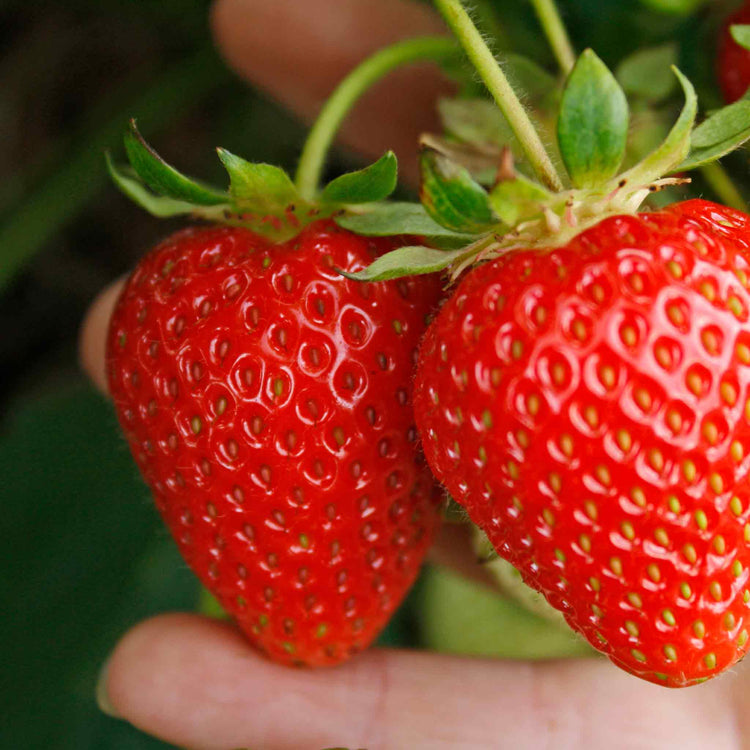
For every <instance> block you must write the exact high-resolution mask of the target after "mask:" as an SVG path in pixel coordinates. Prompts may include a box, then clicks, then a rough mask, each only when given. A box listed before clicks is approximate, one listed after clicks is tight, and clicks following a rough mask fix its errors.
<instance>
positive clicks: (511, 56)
mask: <svg viewBox="0 0 750 750" xmlns="http://www.w3.org/2000/svg"><path fill="white" fill-rule="evenodd" d="M502 63H503V71H504V72H505V75H506V76H507V77H508V80H509V81H510V83H511V84H512V85H513V88H514V89H515V90H516V91H520V92H522V93H523V95H524V96H527V97H531V98H532V99H544V98H546V97H548V96H549V95H550V92H553V91H554V90H555V89H556V88H557V78H555V76H553V75H552V74H550V73H548V72H547V71H546V70H545V69H544V68H542V67H540V66H539V65H537V64H536V63H535V62H534V61H533V60H531V59H530V58H528V57H524V56H523V55H517V54H515V53H513V52H504V53H503V55H502Z"/></svg>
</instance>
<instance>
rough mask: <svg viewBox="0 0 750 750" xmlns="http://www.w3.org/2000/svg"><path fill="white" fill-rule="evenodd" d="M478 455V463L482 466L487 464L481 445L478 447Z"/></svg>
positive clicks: (485, 452) (484, 451)
mask: <svg viewBox="0 0 750 750" xmlns="http://www.w3.org/2000/svg"><path fill="white" fill-rule="evenodd" d="M477 453H478V455H479V463H480V464H482V466H484V465H485V464H486V463H487V451H486V450H485V448H484V446H483V445H480V446H479V450H478V451H477Z"/></svg>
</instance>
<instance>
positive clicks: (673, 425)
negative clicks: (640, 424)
mask: <svg viewBox="0 0 750 750" xmlns="http://www.w3.org/2000/svg"><path fill="white" fill-rule="evenodd" d="M666 422H667V426H668V427H669V429H670V430H672V432H673V433H674V434H675V435H676V434H677V433H678V432H679V431H680V430H681V429H682V417H681V416H680V413H679V412H678V411H675V410H674V409H670V410H669V411H668V412H667V415H666Z"/></svg>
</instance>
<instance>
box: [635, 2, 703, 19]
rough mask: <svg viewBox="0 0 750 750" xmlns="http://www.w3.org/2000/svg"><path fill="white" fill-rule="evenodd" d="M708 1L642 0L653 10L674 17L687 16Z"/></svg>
mask: <svg viewBox="0 0 750 750" xmlns="http://www.w3.org/2000/svg"><path fill="white" fill-rule="evenodd" d="M706 2H707V0H641V3H643V5H645V6H646V7H648V8H651V10H656V11H659V12H660V13H667V14H669V15H674V16H687V15H690V14H691V13H693V12H694V11H696V10H697V9H698V8H700V7H701V5H705V4H706Z"/></svg>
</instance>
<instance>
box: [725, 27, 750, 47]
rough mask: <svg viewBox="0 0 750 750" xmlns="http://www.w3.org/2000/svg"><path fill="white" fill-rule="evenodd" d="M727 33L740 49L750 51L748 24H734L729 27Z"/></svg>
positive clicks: (749, 29)
mask: <svg viewBox="0 0 750 750" xmlns="http://www.w3.org/2000/svg"><path fill="white" fill-rule="evenodd" d="M729 33H730V34H731V35H732V39H734V41H735V42H737V44H739V45H740V47H744V48H745V49H750V24H745V23H736V24H732V25H731V26H730V27H729Z"/></svg>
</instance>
